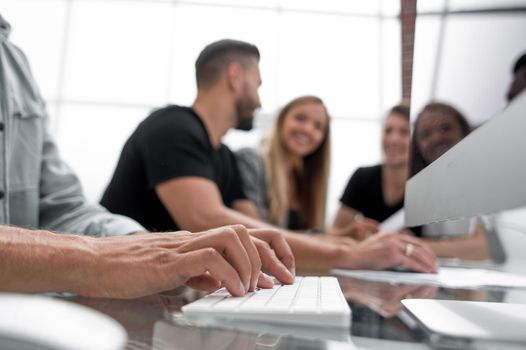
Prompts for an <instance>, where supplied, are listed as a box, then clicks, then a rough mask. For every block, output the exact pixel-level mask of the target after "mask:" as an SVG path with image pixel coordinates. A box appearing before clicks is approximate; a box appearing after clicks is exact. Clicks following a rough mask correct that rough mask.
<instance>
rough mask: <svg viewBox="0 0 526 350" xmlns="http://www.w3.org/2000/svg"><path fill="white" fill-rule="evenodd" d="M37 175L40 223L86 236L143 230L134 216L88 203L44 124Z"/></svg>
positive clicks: (116, 234) (45, 227) (121, 233)
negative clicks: (116, 212)
mask: <svg viewBox="0 0 526 350" xmlns="http://www.w3.org/2000/svg"><path fill="white" fill-rule="evenodd" d="M44 130H46V131H45V135H44V144H43V148H42V163H41V178H40V203H39V204H40V206H39V222H40V227H41V228H43V229H47V230H52V231H58V232H69V233H81V234H86V235H90V236H118V235H126V234H130V233H134V232H138V231H146V230H145V229H144V228H143V227H142V226H141V225H139V224H138V223H137V222H135V221H134V220H132V219H130V218H127V217H124V216H120V215H114V214H111V213H110V212H108V211H107V210H106V209H105V208H103V207H102V206H100V205H98V204H95V203H88V201H87V199H86V197H84V194H83V192H82V188H81V185H80V181H79V179H78V177H77V176H76V175H75V174H74V172H73V171H72V170H71V168H70V167H69V166H68V165H67V164H66V163H65V162H64V161H63V160H62V159H61V158H60V155H59V153H58V150H57V146H56V144H55V142H54V141H53V139H52V137H51V135H50V134H49V132H48V131H47V129H46V128H44Z"/></svg>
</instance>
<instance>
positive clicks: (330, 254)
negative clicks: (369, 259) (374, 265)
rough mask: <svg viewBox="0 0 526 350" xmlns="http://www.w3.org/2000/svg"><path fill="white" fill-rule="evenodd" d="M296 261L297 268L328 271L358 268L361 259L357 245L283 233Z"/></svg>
mask: <svg viewBox="0 0 526 350" xmlns="http://www.w3.org/2000/svg"><path fill="white" fill-rule="evenodd" d="M283 234H284V235H285V239H286V240H287V243H288V244H289V246H290V248H291V249H292V252H293V254H294V257H295V259H296V267H297V268H303V269H320V270H328V269H333V268H357V267H358V266H359V260H360V259H359V258H358V256H357V254H356V253H357V249H355V248H354V247H355V246H356V244H355V243H353V242H351V240H349V242H348V243H335V242H330V241H324V240H320V239H315V238H314V237H312V236H309V235H304V234H300V233H293V232H288V231H283Z"/></svg>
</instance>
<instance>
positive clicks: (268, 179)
mask: <svg viewBox="0 0 526 350" xmlns="http://www.w3.org/2000/svg"><path fill="white" fill-rule="evenodd" d="M329 136H330V132H329V115H328V113H327V109H326V108H325V105H324V104H323V101H322V100H321V99H319V98H318V97H315V96H302V97H298V98H296V99H294V100H292V101H291V102H289V103H288V104H287V105H286V106H285V107H283V109H282V110H281V111H280V112H279V114H278V117H277V118H276V121H275V124H274V129H273V131H272V135H271V136H270V140H269V143H268V147H267V148H266V150H265V151H264V152H263V155H260V154H259V153H258V152H257V151H256V150H254V149H242V150H240V151H239V152H238V153H237V159H238V165H239V168H240V173H241V177H242V179H243V185H244V189H245V193H246V195H247V197H248V198H249V199H250V200H252V201H253V202H254V204H255V206H256V208H257V210H253V211H252V212H251V213H247V214H250V215H251V216H252V217H254V218H257V219H264V220H266V221H268V222H270V223H272V224H274V225H278V226H281V227H286V228H288V229H291V230H306V229H314V228H316V229H322V228H323V226H324V218H325V201H326V194H327V181H328V173H329V157H330V151H329V144H330V137H329Z"/></svg>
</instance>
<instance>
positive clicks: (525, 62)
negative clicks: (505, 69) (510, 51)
mask: <svg viewBox="0 0 526 350" xmlns="http://www.w3.org/2000/svg"><path fill="white" fill-rule="evenodd" d="M524 67H526V52H525V53H523V54H522V56H521V57H519V58H518V59H517V62H515V65H514V66H513V74H516V73H517V72H518V71H519V69H522V68H524Z"/></svg>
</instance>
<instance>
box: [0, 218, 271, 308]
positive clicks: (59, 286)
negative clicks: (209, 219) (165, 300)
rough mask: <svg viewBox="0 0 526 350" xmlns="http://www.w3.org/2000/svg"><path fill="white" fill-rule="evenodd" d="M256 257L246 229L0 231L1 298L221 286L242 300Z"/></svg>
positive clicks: (125, 294)
mask: <svg viewBox="0 0 526 350" xmlns="http://www.w3.org/2000/svg"><path fill="white" fill-rule="evenodd" d="M137 247H141V249H137ZM257 257H258V254H257V253H256V247H255V245H254V244H253V243H252V240H251V237H250V236H249V234H248V232H247V230H246V229H244V228H243V227H241V226H236V227H222V228H218V229H215V230H210V231H207V232H201V233H193V234H191V233H189V232H175V233H173V232H170V233H151V234H137V235H130V236H124V237H108V238H92V237H87V236H78V235H69V234H54V233H51V232H48V231H32V230H26V229H20V228H16V227H10V226H0V291H5V292H25V293H39V292H50V291H68V292H74V293H77V294H80V295H84V296H90V297H111V298H135V297H140V296H145V295H149V294H154V293H159V292H162V291H167V290H171V289H174V288H176V287H178V286H180V285H182V284H187V285H189V286H192V287H200V288H204V289H208V290H210V289H215V288H218V287H219V286H220V285H221V283H223V284H224V285H225V286H226V287H227V289H228V290H229V291H230V292H231V293H232V294H233V295H237V296H240V295H243V294H245V292H246V291H247V290H248V289H249V287H248V286H249V283H252V284H253V285H255V281H256V280H257V277H258V276H259V272H260V268H261V261H259V259H257ZM263 257H265V256H263ZM253 258H256V259H253ZM267 258H268V257H267ZM267 286H268V283H267Z"/></svg>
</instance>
